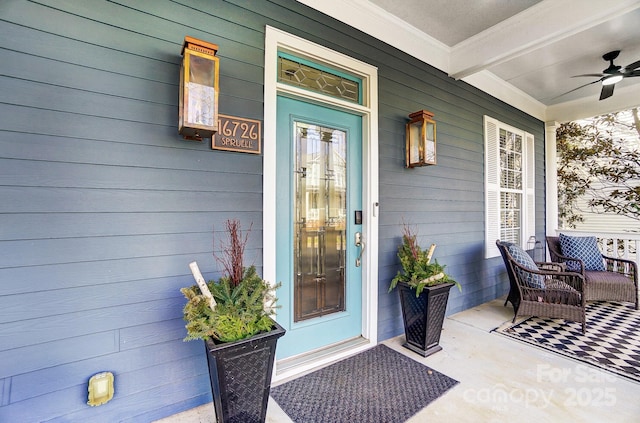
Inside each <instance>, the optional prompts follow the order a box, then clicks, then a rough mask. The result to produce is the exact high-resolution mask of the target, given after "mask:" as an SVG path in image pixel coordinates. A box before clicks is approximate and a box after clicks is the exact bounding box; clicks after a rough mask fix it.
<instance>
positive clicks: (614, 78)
mask: <svg viewBox="0 0 640 423" xmlns="http://www.w3.org/2000/svg"><path fill="white" fill-rule="evenodd" d="M622 78H623V76H622V75H613V76H610V77H608V78H605V79H604V80H603V81H602V85H613V84H615V83H616V82H620V81H622Z"/></svg>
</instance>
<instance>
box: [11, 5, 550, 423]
mask: <svg viewBox="0 0 640 423" xmlns="http://www.w3.org/2000/svg"><path fill="white" fill-rule="evenodd" d="M265 25H272V26H275V27H278V28H281V29H283V30H285V31H288V32H290V33H293V34H295V35H298V36H301V37H304V38H306V39H308V40H310V41H313V42H316V43H319V44H321V45H325V46H327V47H329V48H332V49H335V50H337V51H340V52H342V53H344V54H347V55H349V56H352V57H354V58H357V59H360V60H363V61H365V62H367V63H370V64H372V65H374V66H376V67H378V72H379V81H378V82H379V93H378V94H379V96H378V98H379V122H378V125H379V133H378V137H379V145H378V148H379V154H380V157H379V158H380V160H379V173H380V192H379V198H380V213H379V216H380V218H379V222H380V227H379V230H380V231H379V232H380V239H379V257H378V258H379V269H378V270H379V280H378V286H379V295H378V337H379V339H386V338H388V337H391V336H395V335H398V334H400V333H402V323H401V319H400V306H399V302H398V298H397V295H396V294H395V293H390V294H389V293H387V288H388V283H389V281H390V279H391V278H392V277H393V276H394V275H395V273H396V271H397V269H398V259H397V257H396V251H397V245H398V243H399V241H400V235H401V223H402V222H403V221H408V222H411V223H413V224H415V225H416V226H417V228H418V232H419V233H420V239H421V242H422V243H424V244H425V245H427V244H429V243H431V242H435V243H437V244H438V247H437V250H436V258H437V259H438V260H439V262H441V263H443V264H446V265H447V269H448V270H449V272H450V273H451V274H452V276H454V278H456V279H457V280H459V281H460V282H461V283H462V285H463V292H462V293H460V292H458V291H457V290H455V289H454V290H452V291H451V297H450V300H449V304H448V307H447V313H453V312H456V311H459V310H462V309H464V308H468V307H472V306H474V305H476V304H478V303H481V302H484V301H486V300H489V299H493V298H495V297H497V296H499V295H502V294H503V293H504V292H505V291H506V289H507V286H508V284H507V281H506V277H505V275H504V266H503V265H502V263H501V262H500V260H497V259H491V260H485V259H484V258H483V251H482V249H483V237H484V203H483V202H484V191H483V190H484V186H483V172H484V162H483V151H484V146H483V135H482V116H483V115H484V114H488V115H491V116H492V117H494V118H497V119H500V120H501V121H504V122H506V123H508V124H510V125H513V126H516V127H519V128H522V129H524V130H526V131H528V132H530V133H533V134H534V135H535V136H536V160H537V167H536V172H537V174H536V201H537V203H538V204H537V216H536V221H537V223H538V225H539V231H540V236H541V237H542V235H543V234H544V147H543V144H542V140H543V135H544V133H543V130H544V128H543V124H542V122H540V121H537V120H536V119H533V118H532V117H530V116H528V115H526V114H524V113H522V112H519V111H517V110H515V109H513V108H511V107H509V106H506V105H505V104H504V103H502V102H500V101H498V100H496V99H495V98H492V97H490V96H488V95H486V94H484V93H482V92H480V91H479V90H477V89H475V88H473V87H471V86H469V85H467V84H465V83H464V82H461V81H454V80H453V79H451V78H449V77H448V76H447V75H446V74H444V73H442V72H440V71H438V70H436V69H434V68H432V67H429V66H426V65H424V64H423V63H421V62H420V61H418V60H416V59H414V58H412V57H409V56H407V55H405V54H403V53H401V52H400V51H398V50H397V49H394V48H392V47H390V46H388V45H386V44H384V43H381V42H379V41H377V40H375V39H373V38H371V37H368V36H365V35H364V34H362V33H361V32H359V31H357V30H355V29H353V28H350V27H348V26H346V25H344V24H342V23H340V22H338V21H336V20H334V19H330V18H327V17H326V16H325V15H323V14H322V13H320V12H317V11H315V10H312V9H310V8H308V7H307V6H305V5H303V4H301V3H299V2H296V1H293V0H265V1H261V2H255V1H252V0H229V1H221V0H212V1H200V0H176V1H168V0H158V1H154V2H140V1H137V0H116V1H105V0H84V1H82V2H78V1H75V0H32V1H29V0H15V1H12V2H8V3H7V4H3V7H2V20H0V88H1V90H2V96H1V97H0V199H2V201H0V227H1V228H2V230H1V231H0V310H2V311H3V312H2V313H1V314H0V421H2V422H4V421H104V422H112V421H132V422H148V421H151V420H154V419H159V418H162V417H165V416H167V415H169V414H173V413H176V412H178V411H182V410H185V409H188V408H191V407H194V406H196V405H200V404H203V403H205V402H208V401H210V400H211V394H210V389H209V381H208V376H207V375H206V359H205V356H204V354H203V351H202V349H203V347H202V343H200V342H189V343H185V342H183V341H182V338H183V337H184V335H185V329H184V322H183V321H182V307H183V305H184V299H183V297H182V294H180V292H179V289H180V287H183V286H187V285H192V284H193V277H192V276H191V274H190V272H189V269H188V263H189V262H191V261H193V260H197V261H198V263H199V265H200V268H201V270H202V272H203V274H204V276H205V278H207V279H211V278H216V277H218V276H219V275H220V272H219V268H218V265H217V263H216V262H215V260H214V258H213V257H212V250H213V249H214V248H215V243H214V240H213V236H214V235H216V236H219V235H220V234H221V231H222V230H223V225H224V222H225V220H226V219H227V218H233V217H236V218H239V219H240V220H241V221H242V223H243V226H244V227H245V228H246V227H248V226H249V225H250V224H251V223H253V227H252V234H251V237H250V241H249V244H248V246H247V259H248V262H250V263H254V264H256V266H257V267H258V270H259V271H260V270H261V268H262V226H261V225H262V204H263V200H264V198H263V192H262V173H263V168H264V166H269V165H271V164H269V163H266V164H265V163H263V157H262V156H261V155H251V154H240V153H231V152H221V151H212V150H211V149H210V146H209V144H208V142H202V143H198V142H187V141H184V140H183V139H182V138H181V137H180V136H179V135H178V134H177V129H176V121H177V113H178V80H179V78H178V75H179V66H180V61H181V57H180V49H181V46H182V42H183V39H184V36H185V35H190V36H193V37H196V38H202V39H205V40H208V41H211V42H214V43H216V44H218V45H219V47H220V49H219V52H218V56H219V58H220V99H219V101H220V112H221V113H223V114H229V115H234V116H241V117H246V118H252V119H258V120H261V119H262V118H263V95H264V94H263V92H264V87H263V74H264V63H263V62H264V28H265ZM423 108H426V109H429V110H431V111H433V112H434V113H435V115H436V116H435V117H436V120H437V122H438V165H437V166H435V167H429V168H421V169H412V170H407V169H405V168H404V125H405V123H406V120H407V116H408V114H409V113H411V112H413V111H415V110H419V109H423ZM263 142H264V143H266V142H273V140H263ZM104 370H109V371H113V372H114V374H115V375H116V395H115V397H114V400H113V401H112V402H110V403H108V404H105V405H103V406H100V407H88V406H87V405H86V400H87V399H86V396H87V386H86V383H87V380H88V378H89V377H90V376H91V375H92V374H94V373H97V372H100V371H104Z"/></svg>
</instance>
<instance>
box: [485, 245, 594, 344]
mask: <svg viewBox="0 0 640 423" xmlns="http://www.w3.org/2000/svg"><path fill="white" fill-rule="evenodd" d="M496 245H497V246H498V249H499V250H500V254H502V258H503V259H504V264H505V267H506V268H507V274H508V275H509V281H510V283H511V290H510V292H509V295H508V296H507V301H511V303H512V304H513V308H514V316H513V322H515V321H516V318H517V317H518V316H538V317H549V318H552V319H565V320H570V321H574V322H580V323H582V333H585V326H586V324H585V323H586V322H585V321H586V319H585V296H584V295H583V286H584V277H583V276H582V275H581V274H579V273H575V272H566V271H564V269H565V268H564V266H563V265H561V264H558V263H536V265H537V267H538V270H536V269H531V268H527V267H525V266H523V265H522V264H520V263H518V261H516V259H514V257H513V256H512V254H511V253H510V252H509V247H510V246H511V245H512V244H510V243H507V242H501V241H500V240H497V241H496ZM525 254H526V253H525ZM533 279H535V280H536V281H538V284H540V285H541V286H542V287H534V285H536V284H533V283H532V282H531V281H532V280H533ZM505 305H506V302H505Z"/></svg>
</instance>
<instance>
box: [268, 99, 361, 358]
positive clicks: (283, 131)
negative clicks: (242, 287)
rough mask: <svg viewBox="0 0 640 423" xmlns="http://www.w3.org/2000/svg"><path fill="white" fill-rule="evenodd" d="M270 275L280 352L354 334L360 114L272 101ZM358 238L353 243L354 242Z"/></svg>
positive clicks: (357, 322) (285, 354) (290, 353)
mask: <svg viewBox="0 0 640 423" xmlns="http://www.w3.org/2000/svg"><path fill="white" fill-rule="evenodd" d="M277 108H278V111H277V125H278V126H277V141H276V143H277V145H276V150H277V170H276V172H277V189H276V197H277V198H276V200H277V206H276V207H277V209H276V211H277V218H276V225H277V228H276V232H277V235H276V242H277V253H276V278H277V279H276V280H277V281H278V282H281V283H282V285H281V287H280V288H279V289H278V291H277V296H278V305H279V306H280V308H279V309H278V310H277V316H278V317H277V320H278V322H279V323H280V324H281V325H282V326H283V327H284V328H285V329H286V330H287V333H286V335H285V336H284V337H283V338H281V339H280V341H279V342H278V350H277V357H278V359H284V358H289V357H294V356H297V355H299V354H303V353H307V352H310V351H315V350H318V349H321V348H324V347H328V346H330V345H333V344H336V343H339V342H341V341H346V340H349V339H353V338H356V337H359V336H360V335H361V334H362V272H361V269H362V267H361V266H360V255H361V253H362V248H363V246H364V244H363V243H358V242H357V240H358V239H359V238H360V234H361V232H362V218H361V217H358V216H361V215H362V213H361V210H362V118H361V117H360V116H358V115H355V114H351V113H347V112H343V111H337V110H334V109H331V108H328V107H324V106H320V105H316V104H310V103H307V102H304V101H300V100H293V99H290V98H286V97H281V96H279V97H278V102H277ZM358 244H359V245H358Z"/></svg>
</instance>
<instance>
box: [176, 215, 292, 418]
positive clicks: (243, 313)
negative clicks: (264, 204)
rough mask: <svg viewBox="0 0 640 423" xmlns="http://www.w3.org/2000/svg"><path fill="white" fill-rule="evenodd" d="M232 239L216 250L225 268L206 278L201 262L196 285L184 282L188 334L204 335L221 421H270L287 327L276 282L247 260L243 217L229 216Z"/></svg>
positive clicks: (195, 270)
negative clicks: (278, 317) (277, 314)
mask: <svg viewBox="0 0 640 423" xmlns="http://www.w3.org/2000/svg"><path fill="white" fill-rule="evenodd" d="M226 226H227V227H226V229H227V235H228V239H227V240H226V242H224V241H223V242H221V243H220V245H221V251H222V252H221V254H219V255H215V254H214V256H215V258H216V260H217V261H218V262H219V263H220V265H221V266H222V268H223V270H224V275H223V276H222V277H221V278H220V279H219V280H217V281H209V282H207V283H205V281H204V278H203V277H202V274H201V273H200V270H199V269H198V265H197V264H196V262H193V263H191V264H190V265H189V266H190V267H191V271H192V272H193V276H194V278H195V279H196V285H193V286H191V287H187V288H182V289H181V290H180V291H181V292H182V293H183V294H184V296H185V297H186V298H187V300H188V301H187V303H186V305H185V306H184V319H185V320H186V322H187V324H186V329H187V336H186V338H185V341H188V340H194V339H202V340H204V344H205V348H206V352H207V362H208V365H209V378H210V381H211V390H212V394H213V403H214V407H215V412H216V421H217V422H218V423H230V422H243V423H245V422H247V423H253V422H256V423H257V422H264V421H265V418H266V412H267V402H268V400H269V391H270V389H271V376H272V372H273V363H274V359H275V350H276V343H277V340H278V338H280V337H281V336H283V335H284V333H285V330H284V329H283V328H282V327H281V326H280V325H278V323H276V322H275V321H274V320H273V319H272V318H271V316H272V315H273V314H274V307H275V301H276V299H275V297H274V294H273V293H274V292H275V288H276V287H273V286H270V285H269V283H268V282H266V281H264V280H263V279H262V278H261V277H260V276H259V275H258V273H257V272H256V268H255V266H249V267H245V266H244V262H243V260H244V248H245V245H246V243H247V239H248V235H249V231H247V232H246V233H245V234H244V236H243V233H242V230H241V227H240V223H239V221H237V220H227V223H226Z"/></svg>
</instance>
